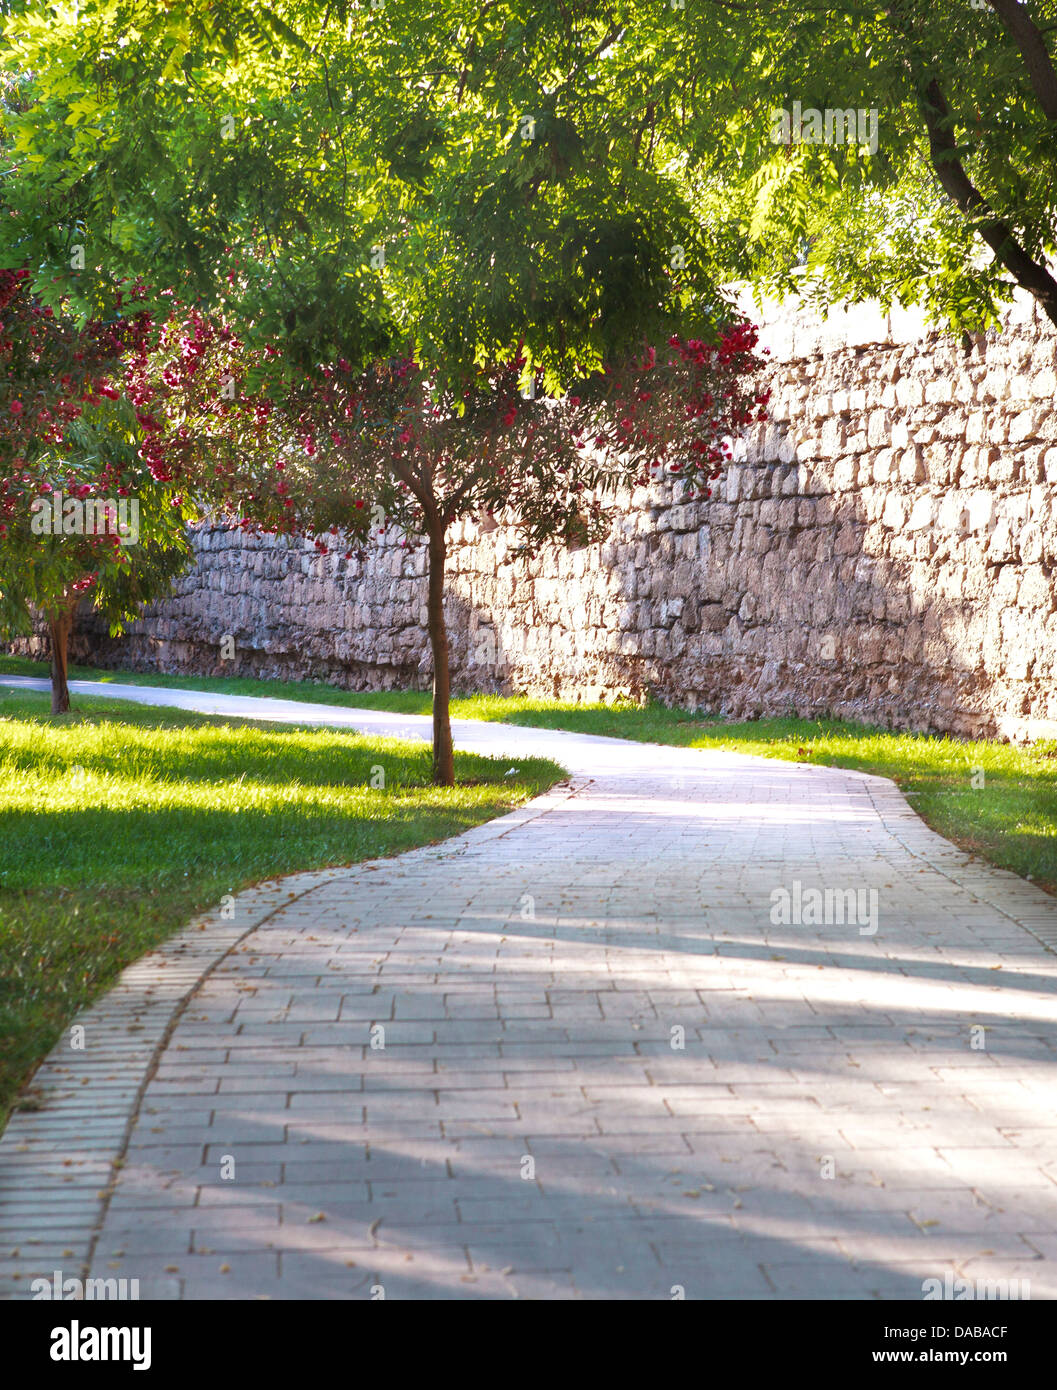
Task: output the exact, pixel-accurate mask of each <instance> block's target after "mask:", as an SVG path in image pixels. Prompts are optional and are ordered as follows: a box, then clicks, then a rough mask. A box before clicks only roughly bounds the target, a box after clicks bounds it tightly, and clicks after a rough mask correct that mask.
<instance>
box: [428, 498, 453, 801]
mask: <svg viewBox="0 0 1057 1390" xmlns="http://www.w3.org/2000/svg"><path fill="white" fill-rule="evenodd" d="M446 555H447V546H446V544H445V540H444V522H443V521H442V520H441V519H440V518H437V519H436V520H435V521H434V522H433V524H432V525H431V526H430V528H429V598H428V603H427V610H426V611H427V620H428V623H429V644H430V647H431V648H432V649H433V781H434V783H435V785H437V786H438V787H451V786H454V785H455V754H454V751H453V749H452V742H451V717H450V715H449V711H448V705H449V702H450V700H451V673H450V671H449V670H448V629H447V627H446V626H445V623H444V560H445V557H446Z"/></svg>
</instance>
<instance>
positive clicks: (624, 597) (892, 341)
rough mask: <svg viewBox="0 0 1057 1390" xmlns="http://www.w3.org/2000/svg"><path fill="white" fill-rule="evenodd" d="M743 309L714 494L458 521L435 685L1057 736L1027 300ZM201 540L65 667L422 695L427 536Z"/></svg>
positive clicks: (1052, 517)
mask: <svg viewBox="0 0 1057 1390" xmlns="http://www.w3.org/2000/svg"><path fill="white" fill-rule="evenodd" d="M762 321H763V324H764V333H763V338H762V341H763V342H764V343H766V344H768V345H770V346H771V348H772V351H773V358H772V366H771V368H770V373H771V377H772V380H771V383H770V384H771V386H772V389H773V392H774V396H773V400H772V413H773V418H772V421H771V422H770V423H769V424H768V425H766V426H759V427H758V428H756V429H755V430H754V432H753V433H752V434H751V436H749V437H748V438H747V439H746V440H745V441H744V445H743V447H742V448H741V449H740V457H739V459H738V461H737V462H736V464H735V465H734V466H732V467H731V468H730V470H729V472H728V474H727V475H726V477H725V479H724V482H723V483H722V485H721V486H720V487H719V488H717V490H716V493H715V495H714V497H713V499H712V500H711V502H708V503H704V504H697V503H695V504H690V505H684V504H680V503H679V502H678V500H677V498H676V497H675V496H674V495H673V493H672V492H671V490H670V489H667V488H651V489H639V490H637V491H636V492H635V493H634V495H633V496H632V497H630V498H629V499H627V505H626V509H625V510H624V511H623V513H622V515H621V516H620V519H619V521H618V522H617V524H616V525H615V526H614V529H613V531H612V534H611V536H610V538H609V539H608V541H607V542H606V543H605V544H603V545H600V546H594V547H591V548H589V549H586V550H581V551H578V552H573V553H566V552H560V553H559V552H554V553H547V554H544V555H542V556H540V557H538V558H536V559H534V560H531V561H528V562H516V563H510V562H508V561H507V560H506V557H505V552H506V538H505V536H504V534H503V532H502V531H496V532H493V533H491V534H489V535H485V536H480V535H477V534H476V533H475V532H474V531H473V528H472V527H460V528H456V531H455V535H454V538H453V539H454V544H453V546H452V554H451V556H450V559H449V570H450V585H449V593H450V598H449V604H448V618H449V623H450V626H451V636H452V653H453V676H454V684H455V687H456V688H461V689H485V690H504V691H505V690H510V689H521V690H525V691H528V692H531V693H535V694H543V695H559V696H563V697H571V698H578V697H580V698H585V699H587V698H598V697H599V696H603V697H611V696H615V695H617V694H630V695H636V696H638V695H642V694H645V693H647V692H650V693H653V694H655V695H657V696H659V697H661V698H663V699H664V700H666V701H669V702H671V703H678V704H682V705H690V706H697V707H700V708H706V709H710V710H717V711H723V712H725V713H728V714H732V715H756V714H764V713H768V714H784V713H787V712H790V711H796V712H798V713H801V714H806V713H821V712H830V713H838V714H842V715H846V716H851V717H855V718H859V719H865V720H868V721H871V722H879V723H883V724H886V725H892V726H896V727H912V728H932V729H940V730H951V731H954V732H960V733H973V732H981V733H984V732H995V731H1001V732H1011V731H1016V730H1018V729H1020V730H1027V731H1028V732H1034V733H1039V732H1047V733H1050V732H1053V731H1054V730H1053V729H1050V728H1049V727H1048V726H1047V725H1046V723H1045V722H1042V723H1040V722H1039V721H1051V720H1057V679H1055V652H1057V603H1055V583H1054V565H1055V563H1057V511H1055V505H1054V504H1055V496H1057V414H1055V412H1054V397H1055V394H1057V334H1055V333H1054V331H1053V329H1052V326H1050V325H1049V324H1048V322H1046V321H1045V320H1043V319H1041V317H1040V316H1039V315H1038V314H1037V313H1036V312H1035V311H1034V308H1033V306H1032V305H1031V304H1030V302H1025V301H1024V300H1021V299H1018V301H1017V302H1016V304H1015V305H1014V306H1013V308H1012V309H1011V311H1010V313H1009V314H1008V316H1007V320H1006V323H1005V328H1004V331H1003V332H1001V333H989V334H987V335H980V336H975V337H972V338H964V339H959V338H953V339H952V338H944V337H941V336H939V335H937V334H931V333H928V332H926V331H925V330H924V328H923V327H922V326H921V324H920V323H919V322H917V321H916V320H915V319H914V318H913V317H912V316H909V315H900V316H898V317H896V318H893V317H892V316H886V315H883V314H881V313H879V312H877V311H875V310H872V309H869V308H865V309H862V308H860V309H857V310H854V311H852V312H847V313H842V312H838V313H837V314H835V315H833V316H831V318H830V319H829V320H827V321H826V322H825V323H820V322H819V321H817V320H815V319H813V318H812V317H811V316H810V315H809V314H807V313H806V312H804V311H793V312H787V311H783V310H781V309H778V308H776V306H774V305H766V306H764V310H763V320H762ZM196 546H197V550H198V563H197V567H196V568H195V570H194V571H193V572H192V573H191V574H190V575H189V576H188V577H187V578H186V579H185V580H184V581H182V582H181V583H180V585H179V586H178V588H177V590H176V592H175V595H174V596H173V598H171V599H170V600H169V601H167V602H165V603H163V604H160V605H158V606H157V607H156V608H155V609H154V610H153V611H152V612H151V613H150V614H149V615H148V616H147V617H145V618H144V619H143V620H142V621H141V622H139V623H137V624H136V626H135V627H134V628H133V629H132V631H131V633H130V635H129V636H127V637H126V638H125V639H123V640H122V641H120V642H117V643H115V642H113V641H111V640H110V639H108V638H107V637H106V636H105V633H103V632H102V631H101V630H98V631H94V632H93V631H90V630H88V629H87V628H83V629H82V633H81V635H80V636H79V637H78V638H77V639H76V641H75V648H74V651H75V655H76V656H77V658H78V659H85V658H91V659H96V660H99V661H101V662H102V663H104V664H111V665H124V666H129V667H132V668H138V669H152V670H169V671H184V672H188V671H193V672H199V673H214V674H229V675H230V674H247V675H249V674H253V675H279V676H285V677H299V678H304V677H313V676H319V677H325V678H327V679H329V680H332V681H336V682H337V683H339V684H342V685H345V686H348V687H350V688H353V689H378V688H382V689H387V688H392V687H398V686H409V685H410V686H426V685H428V683H429V674H430V661H429V654H428V644H427V641H426V637H425V632H424V628H423V613H424V608H423V605H424V601H425V580H424V573H425V555H424V553H423V551H422V550H421V549H420V548H401V546H400V544H399V538H398V537H394V536H390V537H388V538H387V539H386V541H385V542H383V543H382V544H381V545H380V546H379V547H378V549H377V551H375V552H374V553H372V555H371V556H370V558H369V559H368V560H367V561H366V562H363V563H358V562H355V561H350V562H348V563H346V562H345V561H339V562H337V563H335V562H334V561H333V560H330V559H328V560H320V559H319V558H318V557H317V556H316V555H315V554H314V552H310V550H309V547H307V546H305V547H302V545H301V544H300V543H299V544H298V545H297V546H296V547H291V546H289V545H288V544H286V543H282V542H280V543H276V542H275V541H271V540H263V539H248V538H244V537H243V536H241V535H240V534H238V533H236V532H222V531H202V532H200V533H199V534H198V535H197V537H196ZM225 634H230V636H231V637H232V638H233V639H234V659H233V660H227V661H222V660H221V644H222V642H223V639H224V636H225ZM1054 728H1055V729H1057V726H1054Z"/></svg>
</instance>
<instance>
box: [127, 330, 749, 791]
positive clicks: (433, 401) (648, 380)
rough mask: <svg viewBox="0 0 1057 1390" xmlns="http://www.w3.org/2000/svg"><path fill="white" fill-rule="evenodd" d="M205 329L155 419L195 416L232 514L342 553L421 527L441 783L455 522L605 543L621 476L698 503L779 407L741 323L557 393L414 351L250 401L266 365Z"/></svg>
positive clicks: (448, 757) (277, 374)
mask: <svg viewBox="0 0 1057 1390" xmlns="http://www.w3.org/2000/svg"><path fill="white" fill-rule="evenodd" d="M174 331H175V330H174ZM195 332H196V337H195V338H194V340H193V344H194V346H195V347H197V349H198V350H197V351H188V350H187V347H188V346H189V345H190V343H191V340H189V338H188V336H187V335H181V337H180V341H181V342H182V343H183V344H184V345H185V347H184V350H183V351H182V352H181V353H180V356H179V360H178V361H177V360H175V359H174V358H173V357H172V356H171V355H169V356H168V357H166V355H165V353H166V346H165V345H163V347H162V349H161V352H162V358H161V360H160V361H159V362H157V363H156V364H155V366H154V376H155V378H156V379H159V380H161V381H163V382H164V383H165V391H164V392H162V393H160V396H159V399H158V400H157V401H156V402H154V403H153V404H152V413H153V414H154V415H155V416H157V417H159V418H160V419H161V420H165V419H166V418H168V419H169V421H170V428H171V426H172V423H173V422H175V421H177V420H181V421H190V422H192V430H193V431H195V432H194V433H192V434H190V435H189V436H188V438H187V440H186V441H185V445H186V450H187V453H186V457H187V459H188V461H189V463H190V466H191V468H192V469H194V468H196V467H197V466H198V463H199V461H200V460H203V459H208V460H210V467H211V472H212V474H213V476H214V477H215V478H216V479H217V480H218V486H219V488H220V490H221V492H220V496H219V497H218V501H220V500H221V498H226V499H228V501H227V508H228V511H229V512H231V513H233V515H234V516H235V517H238V516H239V514H240V513H241V514H242V522H243V524H244V525H248V524H250V519H249V518H250V517H254V518H256V521H257V524H258V525H260V524H261V523H262V520H263V519H264V518H267V522H266V524H268V525H269V527H270V529H273V530H282V531H286V532H298V531H299V532H303V533H315V534H317V537H318V538H317V540H316V549H317V550H318V551H319V552H320V554H321V555H326V554H328V553H340V552H341V551H344V553H345V558H346V559H349V558H352V555H353V553H354V552H353V551H352V550H349V549H347V547H348V546H350V545H352V546H354V547H355V550H356V553H362V547H363V546H364V545H365V544H366V543H367V541H368V540H369V538H370V535H371V533H372V531H373V530H374V529H376V528H378V527H379V526H382V527H384V526H385V525H396V526H398V527H399V528H400V529H401V530H402V531H403V532H404V533H405V535H406V536H408V537H417V536H421V537H424V538H425V540H426V542H427V545H428V598H427V626H428V630H429V637H430V645H431V650H432V654H433V693H434V699H433V774H434V779H435V780H436V781H437V782H438V783H442V784H445V785H450V784H451V783H452V781H453V780H454V763H453V755H452V739H451V727H450V721H449V715H448V704H449V696H450V682H449V661H448V638H447V631H446V627H445V620H444V565H445V559H446V555H447V543H448V542H447V536H448V531H449V528H450V527H451V525H452V523H453V522H455V521H458V520H464V519H472V520H476V521H478V522H481V521H485V522H486V524H487V525H491V524H492V518H494V517H499V518H500V519H501V520H502V521H503V522H504V523H505V524H506V525H507V526H509V527H511V528H512V529H514V530H515V531H516V532H517V533H519V535H520V541H521V544H520V549H521V551H522V553H532V552H534V551H535V550H536V549H538V548H539V547H540V546H542V545H545V544H547V543H553V542H555V541H557V542H561V543H564V544H566V545H571V546H584V545H589V544H592V543H594V542H597V541H599V540H601V539H602V538H603V537H604V536H605V534H606V533H607V531H608V529H609V526H610V523H611V521H612V501H613V494H614V493H615V492H616V491H617V489H618V488H620V487H622V486H624V487H629V486H632V485H634V484H636V483H640V484H646V483H648V482H650V481H651V480H656V479H658V478H659V477H662V476H668V477H669V478H671V479H674V480H678V481H679V482H680V483H681V484H682V487H683V490H684V492H685V494H686V496H687V497H688V498H693V497H696V496H701V497H706V496H708V495H709V494H710V493H711V484H712V483H713V482H714V481H715V479H716V478H717V477H718V476H719V474H720V471H721V468H722V465H723V463H724V461H725V460H726V458H727V457H729V454H730V447H731V446H730V440H731V438H732V437H733V436H734V435H736V434H737V433H738V432H739V431H740V430H741V429H742V428H743V427H744V426H745V425H747V424H748V423H750V421H753V420H759V419H762V418H763V411H764V407H765V405H766V402H767V393H766V392H765V391H762V390H761V389H760V387H759V384H758V382H757V381H756V372H757V370H758V368H759V366H760V365H761V361H762V359H761V358H760V357H758V356H757V355H756V353H755V346H756V333H755V330H754V329H753V328H752V327H751V326H750V325H748V324H745V323H733V324H731V325H729V326H728V327H727V329H726V330H725V331H724V332H723V333H722V334H721V335H720V336H719V337H718V339H717V341H716V342H714V343H709V342H706V341H703V340H699V339H692V340H690V341H688V342H686V341H683V340H682V339H681V338H680V337H678V336H677V335H673V336H672V337H671V338H670V339H669V341H668V343H667V345H665V346H664V347H663V348H662V349H661V351H660V353H659V354H658V352H657V351H656V350H655V349H653V348H648V349H647V350H646V351H645V352H644V353H643V354H642V355H641V356H640V357H638V358H634V359H630V360H628V361H626V362H624V363H623V364H621V365H620V366H613V367H610V368H608V369H607V370H605V371H602V372H596V373H591V374H590V375H588V376H587V377H586V378H585V379H584V380H582V381H581V382H579V383H577V384H576V386H575V389H574V391H573V392H571V393H570V394H568V395H566V396H565V397H563V398H561V399H555V398H554V397H549V396H547V395H546V394H545V393H544V391H543V381H542V373H537V374H534V375H533V376H531V377H530V378H529V382H528V385H527V387H526V384H525V380H524V373H525V369H526V366H527V362H526V359H525V357H524V356H523V355H522V354H521V353H520V352H519V353H518V354H517V355H514V356H512V357H511V358H510V359H509V360H508V361H506V362H496V363H492V364H489V365H487V366H482V367H479V368H478V369H477V370H476V372H474V373H473V374H472V375H470V376H469V377H467V378H466V379H464V380H463V381H462V382H459V383H456V384H455V385H451V384H449V383H447V382H446V381H445V380H444V378H443V377H442V376H441V374H440V373H439V372H438V371H436V370H435V369H429V368H426V367H425V366H424V365H422V364H420V363H418V362H416V361H414V359H412V358H410V357H407V358H403V359H394V360H388V361H384V362H376V363H373V364H371V366H370V367H369V368H368V369H366V370H365V371H362V372H359V373H356V372H354V371H353V370H352V367H351V364H350V363H349V362H348V361H347V360H345V359H341V360H339V361H338V362H337V363H336V364H333V365H327V366H324V367H322V368H321V369H320V370H319V371H318V372H314V373H313V372H303V371H301V370H299V369H297V368H296V367H290V366H287V367H286V368H285V370H282V364H281V362H279V361H278V360H275V361H274V370H273V371H272V373H271V374H270V375H269V374H266V375H265V377H264V379H265V382H266V385H267V388H268V390H269V391H270V394H260V395H257V396H253V395H250V394H248V392H247V390H246V388H247V386H248V384H249V383H250V382H251V381H254V380H256V379H259V376H260V364H257V365H256V366H255V365H254V364H253V363H252V362H251V361H247V360H246V359H245V358H244V357H243V358H242V359H241V360H240V359H239V356H238V354H237V352H233V351H232V342H231V340H222V338H221V337H220V336H219V335H217V334H215V333H213V332H211V330H210V329H209V327H208V325H206V324H205V323H204V322H202V321H201V320H199V321H198V323H197V326H196V330H195ZM238 346H239V347H240V348H241V344H239V345H238ZM168 349H169V352H170V354H171V343H170V344H169V345H168ZM268 351H269V350H268V349H265V354H264V356H265V357H266V358H267V356H268ZM272 356H273V358H274V359H277V358H278V354H277V353H274V351H273V353H272ZM222 379H223V380H228V381H231V382H232V383H233V385H234V387H235V389H233V390H232V392H231V394H230V397H224V396H223V395H222V394H221V393H219V392H218V391H217V390H216V389H215V386H209V385H207V383H216V382H218V381H220V380H222ZM203 386H205V388H206V389H205V391H204V394H203ZM224 402H226V404H225V403H224ZM176 467H177V470H178V471H177V473H176V476H175V480H176V481H177V482H178V483H179V482H180V481H181V478H182V474H181V473H180V472H179V465H176ZM202 481H203V484H204V485H205V486H207V487H208V484H209V479H208V478H203V480H202ZM247 514H248V515H247Z"/></svg>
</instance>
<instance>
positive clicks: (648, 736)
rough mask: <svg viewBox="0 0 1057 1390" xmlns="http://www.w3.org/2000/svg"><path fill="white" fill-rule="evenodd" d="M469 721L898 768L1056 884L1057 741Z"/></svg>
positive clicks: (804, 723)
mask: <svg viewBox="0 0 1057 1390" xmlns="http://www.w3.org/2000/svg"><path fill="white" fill-rule="evenodd" d="M5 671H8V672H18V673H21V674H26V675H29V674H33V675H46V674H47V668H46V667H45V666H43V665H34V664H33V663H31V662H27V661H22V660H20V659H18V658H0V672H5ZM72 674H74V675H75V676H78V677H80V678H81V679H86V680H91V679H95V680H108V681H131V682H135V683H137V684H148V683H149V684H158V685H173V686H179V687H183V688H186V689H192V690H194V689H197V690H210V691H223V692H225V693H227V694H232V695H264V696H277V697H280V698H285V699H297V700H309V701H312V702H314V703H320V704H339V705H347V706H353V707H359V708H370V709H388V710H394V711H396V712H398V713H401V714H428V713H429V709H430V697H429V695H428V694H426V693H423V692H420V691H395V692H382V693H376V692H371V693H367V694H357V693H354V692H350V691H347V690H336V689H333V688H332V687H329V686H326V685H322V684H319V683H317V682H306V681H289V682H287V681H255V680H245V679H237V678H233V679H228V680H222V679H211V678H208V677H200V676H185V677H177V676H162V675H140V674H138V673H133V672H122V671H96V670H88V669H84V670H80V669H79V670H78V671H76V672H74V673H72ZM452 715H453V716H454V717H456V718H462V719H488V720H503V721H505V722H506V723H509V724H524V725H532V726H535V727H544V728H549V729H572V730H574V731H576V732H580V733H587V734H605V735H608V736H610V737H613V738H631V739H638V740H642V741H645V742H650V743H666V744H674V745H677V746H681V747H687V748H729V749H734V750H736V751H738V752H742V753H756V754H760V755H762V756H764V757H768V758H787V759H792V760H794V761H801V762H813V763H824V764H827V765H831V766H836V767H850V768H857V769H859V770H860V771H862V772H874V773H878V774H879V775H881V776H883V777H891V778H892V779H893V780H894V781H895V782H896V783H897V784H898V785H899V786H900V787H901V788H902V789H903V791H904V792H905V793H906V795H907V797H908V798H909V800H910V804H911V805H912V806H913V807H914V808H915V810H917V811H918V813H919V814H920V815H921V816H922V818H923V819H924V820H925V821H926V822H927V823H928V824H929V825H931V826H932V827H933V828H934V829H935V830H938V831H939V832H940V833H941V834H942V835H945V836H946V837H947V838H948V839H950V840H953V841H954V842H955V843H956V844H958V845H961V846H962V847H963V848H964V849H967V850H970V851H972V852H974V853H976V854H979V855H980V856H981V857H982V858H984V859H987V860H989V861H990V862H991V863H993V864H997V865H999V866H1001V867H1002V868H1006V869H1012V870H1013V871H1014V872H1015V873H1018V874H1021V875H1022V876H1024V877H1025V878H1032V879H1034V880H1035V881H1036V882H1037V883H1039V884H1040V886H1042V887H1044V888H1046V889H1047V890H1048V891H1050V892H1054V891H1057V745H1055V744H1054V743H1037V744H1033V745H1032V746H1031V747H1030V748H1017V747H1014V746H1012V745H1010V744H1006V743H998V742H988V741H966V740H961V739H952V738H939V737H934V736H929V735H921V734H904V733H890V732H887V731H885V730H883V729H875V728H868V727H865V726H863V725H858V724H850V723H845V722H842V721H838V720H827V719H823V720H804V719H791V718H790V719H760V720H752V721H749V722H745V723H733V722H727V721H724V720H721V719H709V718H705V717H701V716H697V715H693V714H689V713H687V712H686V711H685V710H679V709H669V708H667V707H666V706H664V705H660V704H656V703H650V704H647V705H644V706H635V705H576V704H571V703H568V702H561V701H557V700H532V699H527V698H525V697H523V696H511V697H505V696H498V695H471V696H468V697H466V698H463V699H455V700H453V701H452Z"/></svg>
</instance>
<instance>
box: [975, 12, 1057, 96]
mask: <svg viewBox="0 0 1057 1390" xmlns="http://www.w3.org/2000/svg"><path fill="white" fill-rule="evenodd" d="M988 3H989V4H990V6H991V8H992V9H993V10H994V12H995V14H997V15H998V17H999V19H1000V20H1001V21H1002V26H1003V28H1004V29H1005V30H1006V33H1007V34H1008V35H1009V37H1010V38H1011V39H1012V40H1013V42H1014V43H1015V44H1016V46H1017V47H1018V48H1019V49H1020V56H1021V57H1022V58H1023V59H1024V68H1025V70H1026V72H1027V74H1028V81H1029V82H1030V83H1031V90H1032V91H1033V92H1034V93H1035V96H1036V97H1037V99H1038V103H1039V105H1040V106H1041V107H1042V109H1043V112H1044V113H1045V116H1046V119H1047V120H1048V121H1057V72H1055V71H1054V67H1053V59H1052V58H1051V57H1050V53H1049V50H1048V49H1047V47H1046V40H1045V39H1044V38H1043V37H1042V34H1041V32H1040V31H1039V29H1038V27H1037V26H1036V24H1035V21H1034V20H1033V19H1032V17H1031V15H1030V14H1029V13H1028V10H1027V7H1026V6H1025V5H1022V4H1021V3H1020V0H988Z"/></svg>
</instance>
